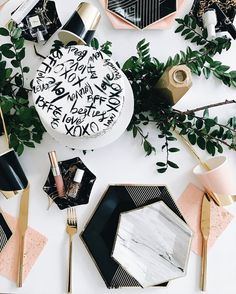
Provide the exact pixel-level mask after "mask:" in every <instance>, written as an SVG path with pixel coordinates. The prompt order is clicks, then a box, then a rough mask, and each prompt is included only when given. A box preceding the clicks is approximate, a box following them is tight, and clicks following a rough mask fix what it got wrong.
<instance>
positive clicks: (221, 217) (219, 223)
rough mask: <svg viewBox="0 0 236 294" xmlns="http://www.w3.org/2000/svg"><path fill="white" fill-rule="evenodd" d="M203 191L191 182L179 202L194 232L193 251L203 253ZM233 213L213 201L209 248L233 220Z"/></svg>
mask: <svg viewBox="0 0 236 294" xmlns="http://www.w3.org/2000/svg"><path fill="white" fill-rule="evenodd" d="M202 197H203V191H202V190H200V189H198V188H197V187H196V186H194V185H193V184H189V185H188V186H187V188H186V189H185V191H184V192H183V194H182V195H181V196H180V197H179V199H178V201H177V204H178V207H179V209H180V211H181V212H182V213H183V215H184V218H185V219H186V221H187V223H188V224H189V225H190V227H191V229H192V230H193V232H194V238H193V242H192V251H193V252H195V253H196V254H198V255H201V251H202V235H201V230H200V220H201V203H202ZM232 219H233V215H232V214H231V213H229V212H228V211H227V210H226V209H224V208H223V207H219V206H216V205H215V204H214V202H213V201H211V233H210V237H209V241H208V244H209V248H210V247H211V246H212V245H213V244H214V243H215V241H216V240H217V238H218V237H219V236H220V235H221V234H222V233H223V231H224V230H225V229H226V227H227V226H228V224H229V223H230V222H231V221H232Z"/></svg>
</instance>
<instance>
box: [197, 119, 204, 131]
mask: <svg viewBox="0 0 236 294" xmlns="http://www.w3.org/2000/svg"><path fill="white" fill-rule="evenodd" d="M202 126H203V120H202V119H200V118H199V119H197V121H196V127H197V129H199V130H200V129H201V128H202Z"/></svg>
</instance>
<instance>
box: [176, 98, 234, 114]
mask: <svg viewBox="0 0 236 294" xmlns="http://www.w3.org/2000/svg"><path fill="white" fill-rule="evenodd" d="M235 103H236V100H227V99H226V100H225V101H222V102H218V103H213V104H208V105H204V106H201V107H197V108H193V109H188V110H186V111H183V112H182V113H183V114H191V113H193V112H198V111H202V110H206V109H209V108H213V107H218V106H223V105H228V104H235ZM173 110H175V111H177V109H175V108H173Z"/></svg>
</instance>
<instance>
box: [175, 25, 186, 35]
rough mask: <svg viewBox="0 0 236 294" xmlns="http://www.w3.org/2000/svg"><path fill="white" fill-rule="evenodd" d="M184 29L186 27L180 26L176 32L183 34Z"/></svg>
mask: <svg viewBox="0 0 236 294" xmlns="http://www.w3.org/2000/svg"><path fill="white" fill-rule="evenodd" d="M183 29H184V25H180V26H179V27H178V28H177V29H176V30H175V33H179V32H182V30H183Z"/></svg>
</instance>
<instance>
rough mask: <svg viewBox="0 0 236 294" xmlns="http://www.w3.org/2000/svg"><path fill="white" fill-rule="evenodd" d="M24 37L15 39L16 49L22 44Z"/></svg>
mask: <svg viewBox="0 0 236 294" xmlns="http://www.w3.org/2000/svg"><path fill="white" fill-rule="evenodd" d="M24 41H25V40H24V38H20V39H18V40H16V41H15V47H16V49H17V50H19V49H21V48H22V47H23V46H24Z"/></svg>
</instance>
